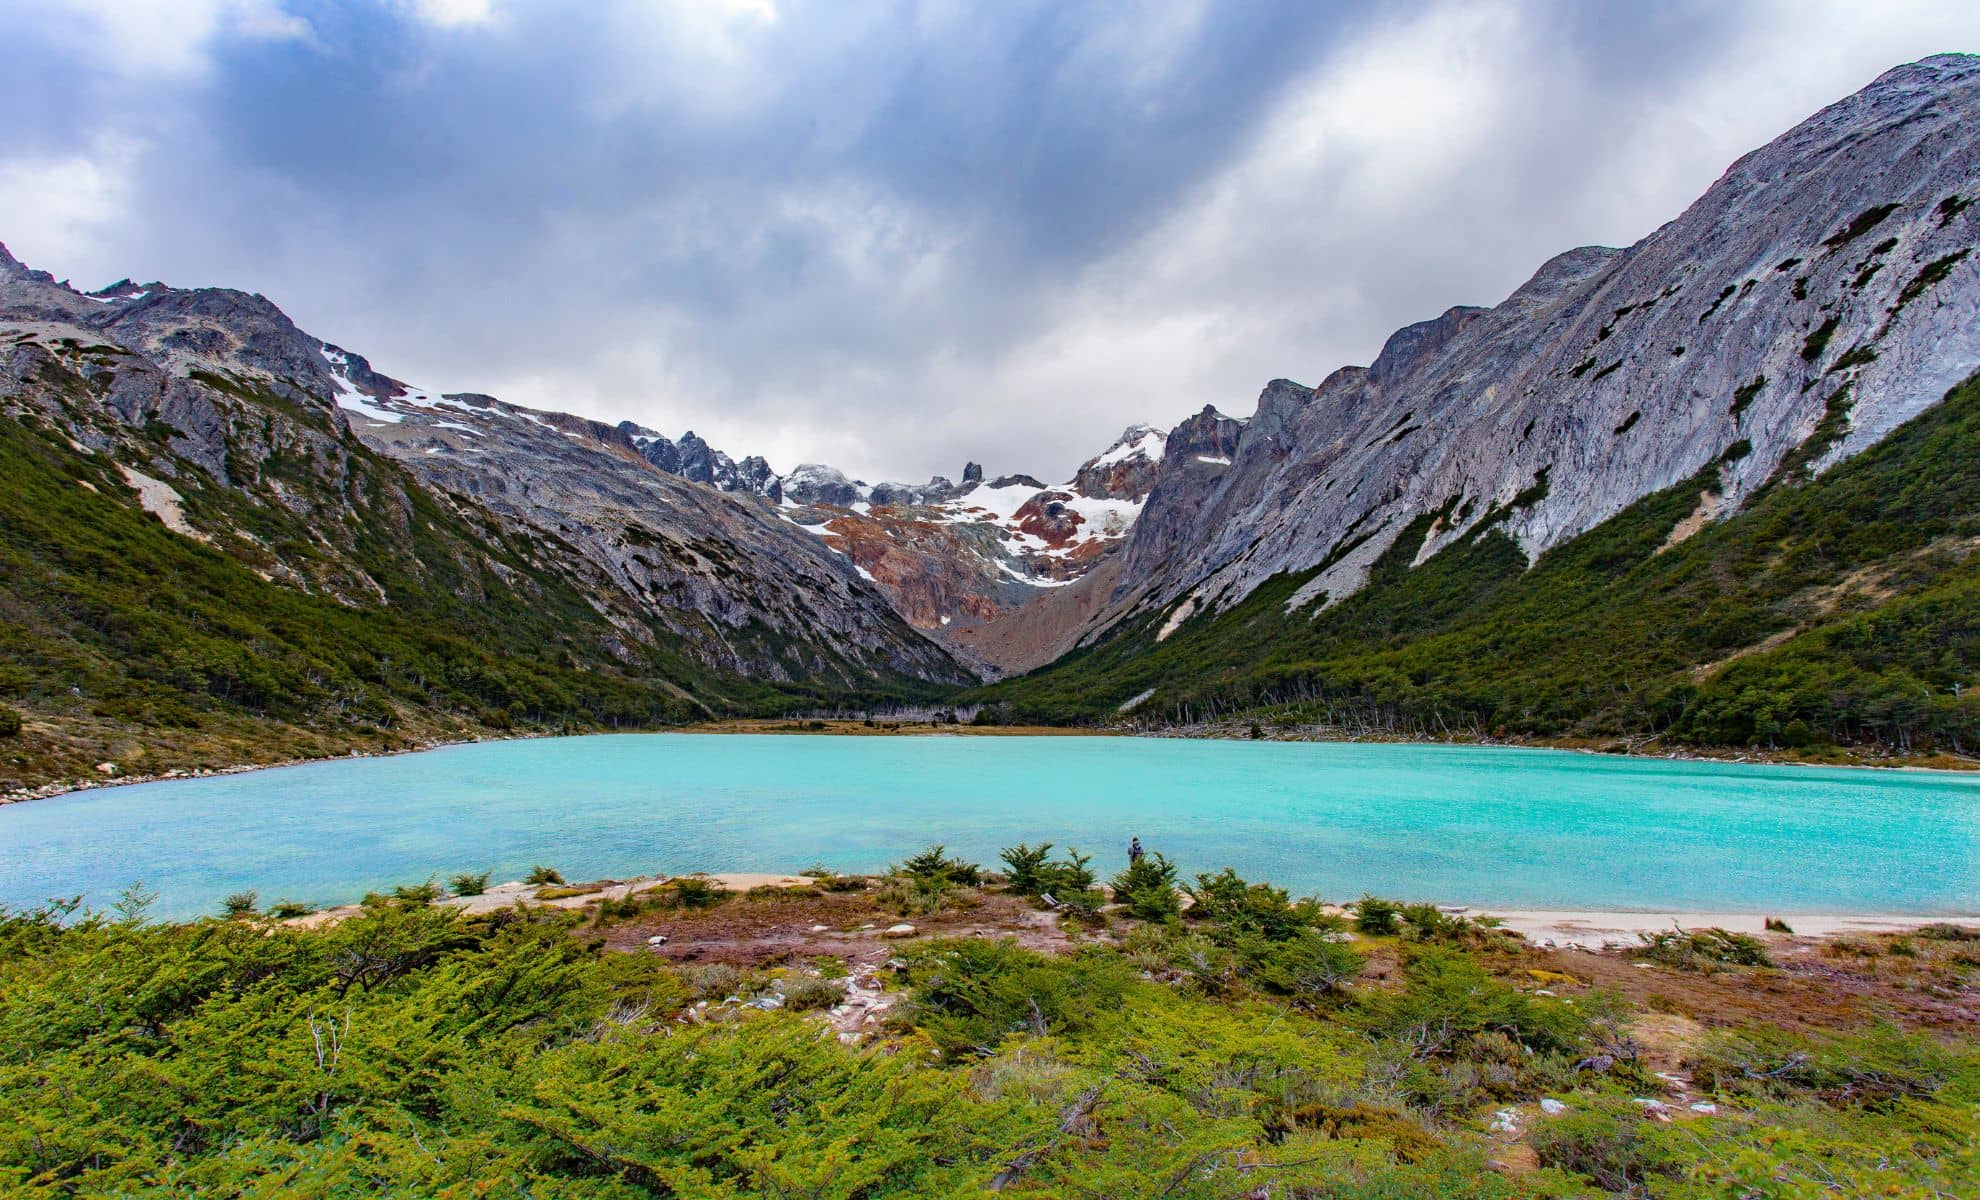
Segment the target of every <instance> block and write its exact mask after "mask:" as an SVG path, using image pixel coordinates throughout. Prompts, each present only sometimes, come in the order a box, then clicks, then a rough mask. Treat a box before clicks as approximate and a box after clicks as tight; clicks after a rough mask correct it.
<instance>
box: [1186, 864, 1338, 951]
mask: <svg viewBox="0 0 1980 1200" xmlns="http://www.w3.org/2000/svg"><path fill="white" fill-rule="evenodd" d="M1187 890H1188V892H1189V895H1190V898H1191V899H1192V900H1194V901H1195V905H1194V906H1193V907H1192V908H1191V909H1190V910H1189V915H1190V918H1191V919H1192V920H1204V921H1208V922H1209V923H1210V924H1211V925H1212V926H1214V927H1215V932H1214V933H1213V934H1212V936H1214V937H1215V938H1217V940H1219V941H1221V942H1224V943H1226V944H1229V943H1231V942H1234V941H1237V940H1239V939H1241V938H1246V937H1259V938H1263V939H1264V940H1266V941H1268V942H1283V941H1286V940H1288V939H1290V938H1296V937H1299V936H1300V935H1301V934H1303V933H1305V932H1306V931H1307V930H1310V929H1312V928H1314V927H1315V926H1317V925H1319V924H1320V923H1321V921H1322V914H1321V912H1320V904H1319V902H1318V901H1316V900H1310V899H1309V900H1301V901H1299V902H1297V903H1294V902H1293V901H1292V900H1290V899H1289V898H1288V896H1287V894H1286V891H1285V889H1284V888H1275V887H1273V886H1272V885H1271V884H1269V883H1247V882H1245V880H1244V879H1243V878H1241V877H1240V876H1239V875H1238V873H1237V872H1236V871H1234V870H1232V869H1231V868H1229V867H1225V868H1224V869H1223V870H1222V871H1219V872H1218V873H1217V874H1215V875H1198V876H1197V877H1196V886H1195V887H1192V888H1189V889H1187Z"/></svg>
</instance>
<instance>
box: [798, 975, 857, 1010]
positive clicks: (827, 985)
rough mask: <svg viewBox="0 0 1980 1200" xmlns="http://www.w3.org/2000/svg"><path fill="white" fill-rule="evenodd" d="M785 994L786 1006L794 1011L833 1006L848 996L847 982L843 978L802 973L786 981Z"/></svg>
mask: <svg viewBox="0 0 1980 1200" xmlns="http://www.w3.org/2000/svg"><path fill="white" fill-rule="evenodd" d="M783 996H784V1007H785V1008H788V1009H790V1010H791V1011H792V1012H805V1011H807V1010H810V1009H818V1008H831V1007H833V1006H834V1005H836V1004H838V1003H840V1002H841V1001H843V1000H844V999H845V998H846V984H845V981H844V980H842V979H817V978H814V977H812V976H810V975H801V976H798V977H797V978H795V979H787V980H785V981H784V987H783Z"/></svg>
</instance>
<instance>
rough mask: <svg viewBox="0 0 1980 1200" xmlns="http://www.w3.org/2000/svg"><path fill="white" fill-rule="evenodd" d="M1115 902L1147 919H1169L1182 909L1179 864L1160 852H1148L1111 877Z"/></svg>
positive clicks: (1137, 915)
mask: <svg viewBox="0 0 1980 1200" xmlns="http://www.w3.org/2000/svg"><path fill="white" fill-rule="evenodd" d="M1108 882H1109V886H1111V887H1112V888H1113V889H1114V902H1115V903H1116V904H1122V905H1125V906H1126V907H1127V910H1128V912H1129V913H1131V914H1133V915H1134V916H1136V917H1139V918H1141V919H1142V920H1144V921H1166V920H1168V919H1169V918H1170V917H1173V916H1176V915H1177V914H1178V913H1180V912H1181V911H1182V901H1181V899H1180V898H1179V897H1178V896H1177V894H1176V864H1174V863H1172V862H1170V861H1169V860H1168V859H1167V858H1166V857H1164V856H1163V855H1162V854H1161V853H1160V852H1156V853H1152V854H1144V855H1142V856H1141V857H1140V858H1137V859H1135V860H1134V861H1133V862H1131V863H1129V864H1128V865H1127V870H1125V871H1122V872H1121V873H1120V874H1118V875H1116V876H1114V877H1113V879H1111V880H1109V881H1108Z"/></svg>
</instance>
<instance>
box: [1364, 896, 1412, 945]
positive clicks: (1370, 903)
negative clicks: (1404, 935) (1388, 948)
mask: <svg viewBox="0 0 1980 1200" xmlns="http://www.w3.org/2000/svg"><path fill="white" fill-rule="evenodd" d="M1401 915H1402V905H1400V904H1398V903H1396V902H1395V901H1394V900H1383V899H1380V898H1378V897H1375V896H1363V897H1362V898H1361V899H1360V900H1358V901H1356V902H1355V906H1354V927H1355V928H1356V929H1358V930H1360V931H1361V932H1362V933H1367V934H1373V935H1375V936H1377V937H1379V936H1381V935H1382V934H1385V933H1394V932H1395V931H1396V918H1397V917H1399V916H1401Z"/></svg>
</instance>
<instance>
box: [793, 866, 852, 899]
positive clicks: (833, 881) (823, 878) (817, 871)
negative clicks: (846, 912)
mask: <svg viewBox="0 0 1980 1200" xmlns="http://www.w3.org/2000/svg"><path fill="white" fill-rule="evenodd" d="M798 874H800V875H802V876H804V877H805V878H806V879H809V880H811V881H812V882H813V883H815V884H817V885H818V886H819V887H820V888H823V889H824V890H825V891H828V892H857V891H859V890H861V889H862V888H864V887H865V886H866V877H865V876H863V875H841V874H839V873H838V872H837V871H834V870H833V869H832V868H830V867H828V866H826V865H825V864H824V863H813V864H811V865H810V866H808V867H806V868H805V869H804V870H802V871H799V872H798Z"/></svg>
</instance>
